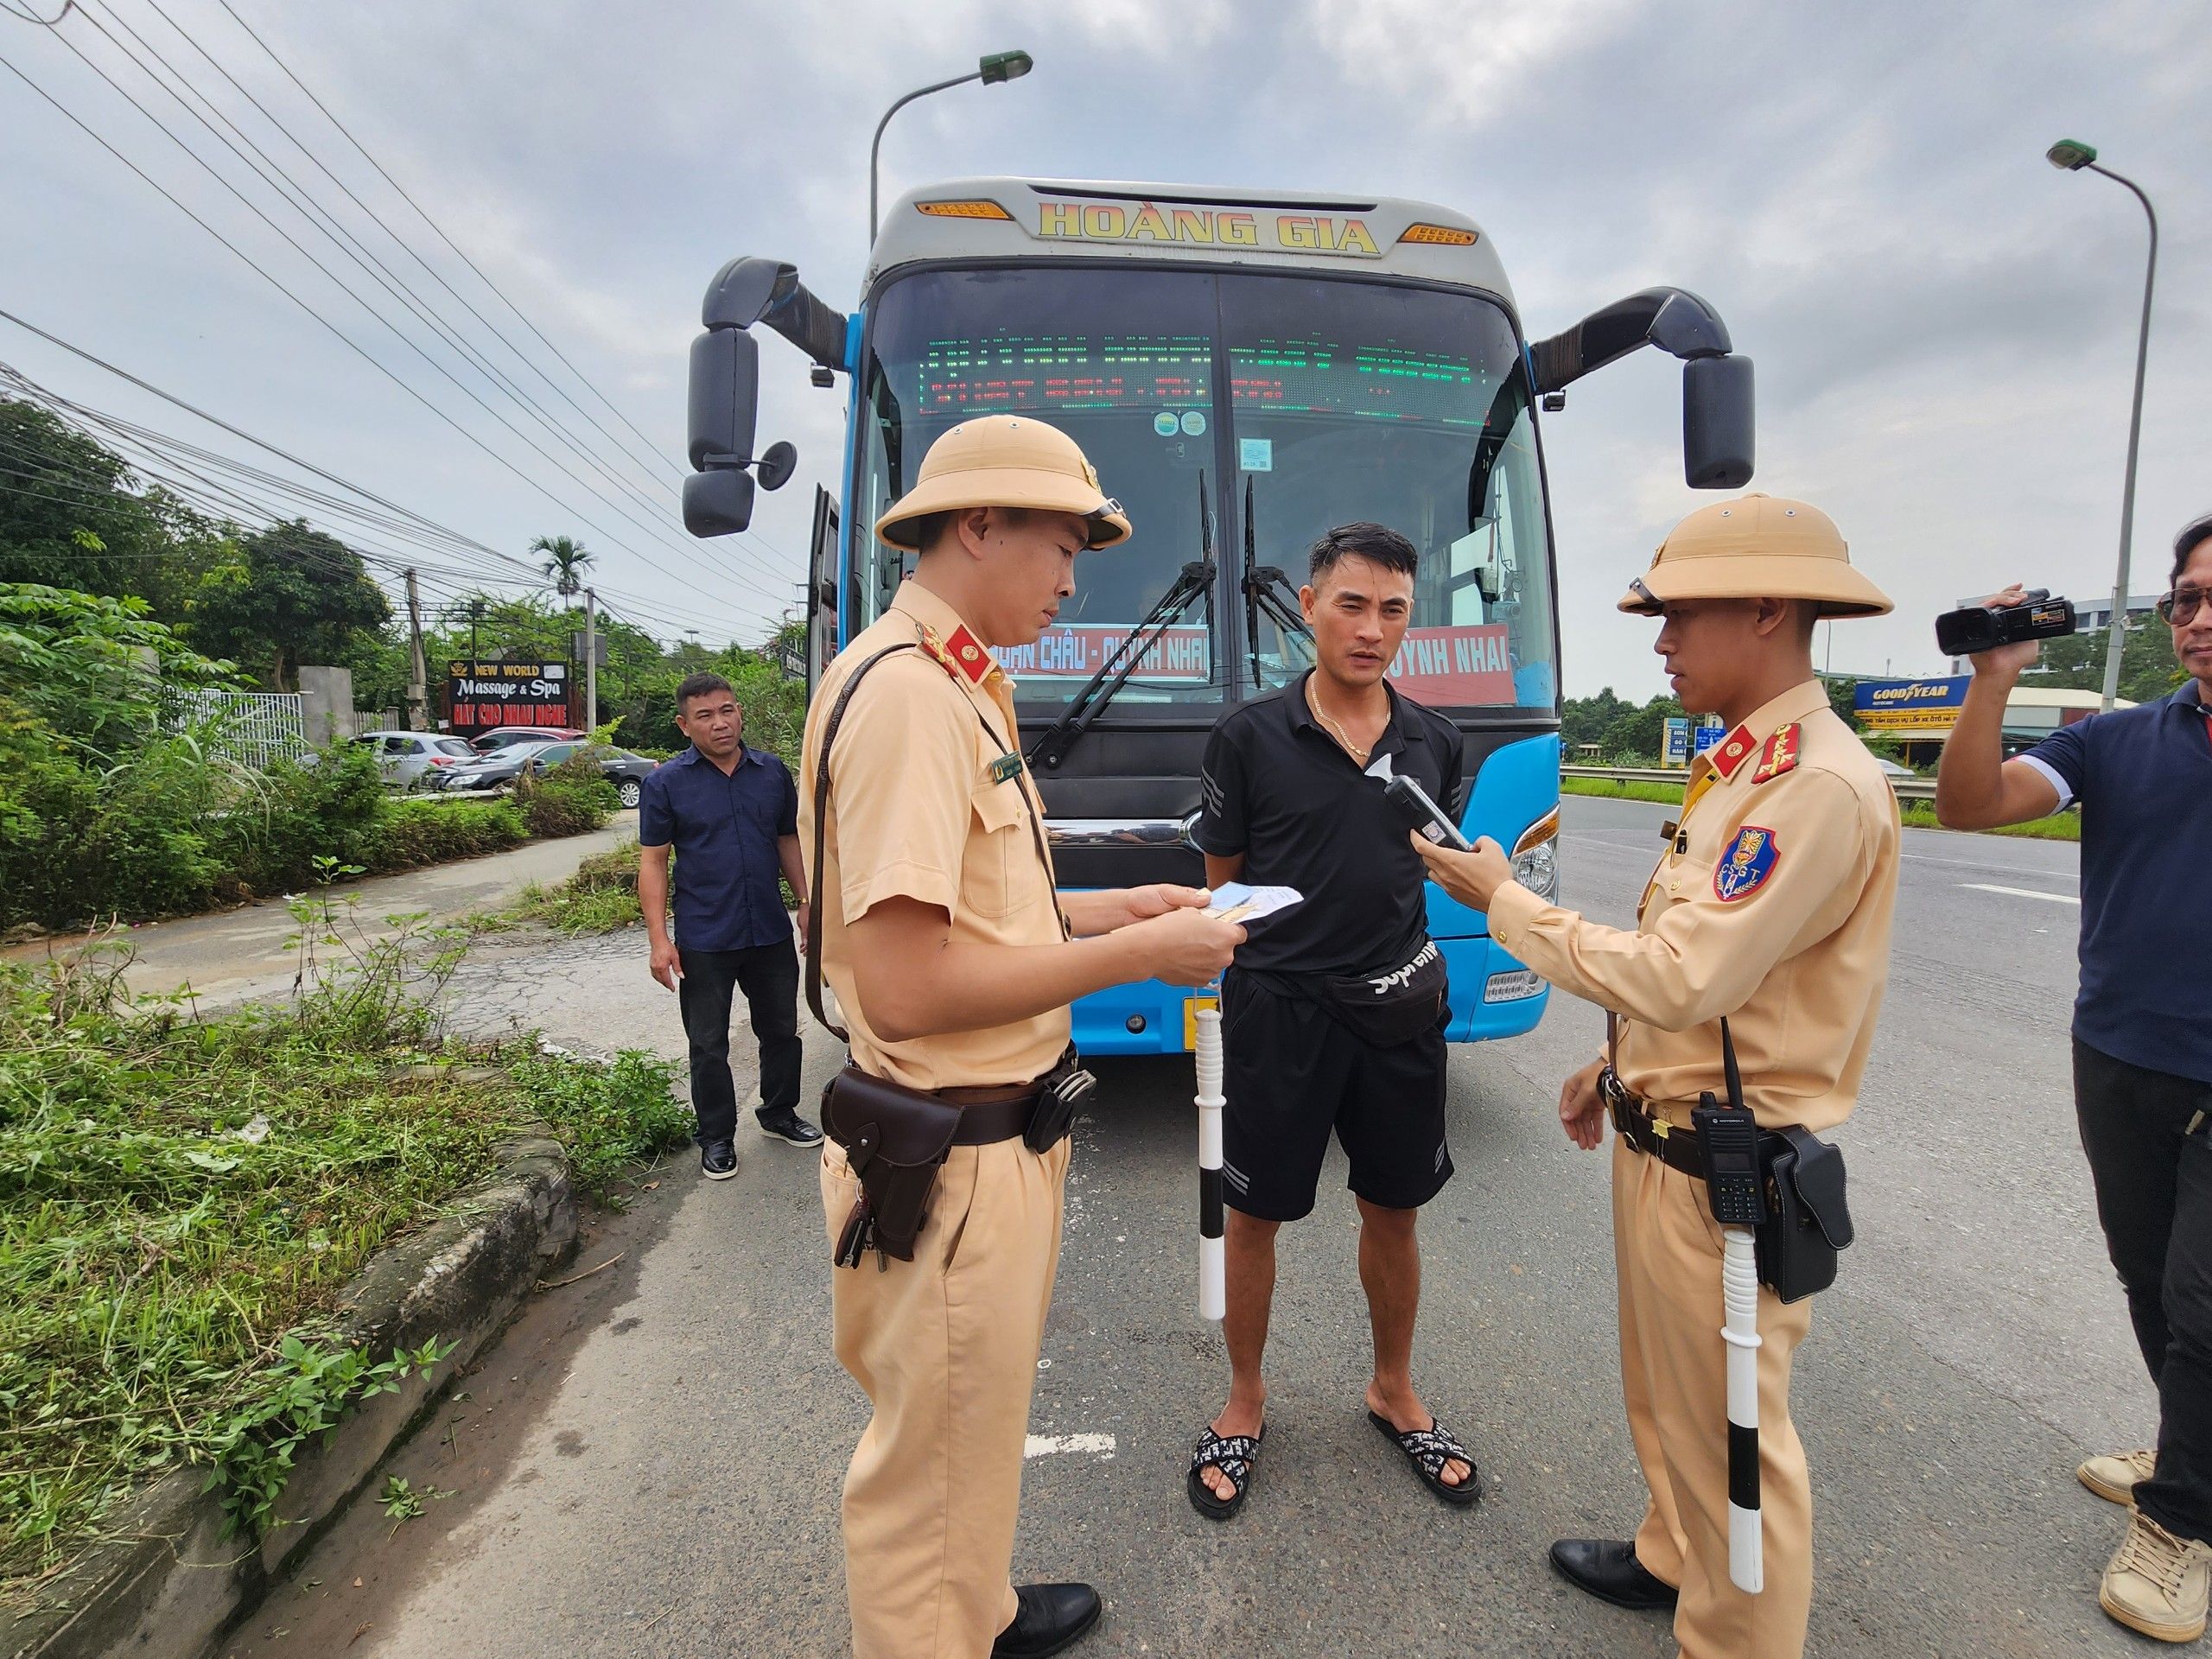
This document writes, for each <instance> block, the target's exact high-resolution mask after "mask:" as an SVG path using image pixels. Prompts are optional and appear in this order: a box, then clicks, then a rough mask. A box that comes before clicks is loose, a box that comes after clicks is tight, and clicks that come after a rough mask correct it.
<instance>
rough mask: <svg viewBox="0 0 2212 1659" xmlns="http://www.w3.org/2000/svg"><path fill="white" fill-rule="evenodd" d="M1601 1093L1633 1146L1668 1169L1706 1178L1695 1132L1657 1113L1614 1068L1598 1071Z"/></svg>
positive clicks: (1615, 1128)
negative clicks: (1633, 1093)
mask: <svg viewBox="0 0 2212 1659" xmlns="http://www.w3.org/2000/svg"><path fill="white" fill-rule="evenodd" d="M1598 1093H1599V1096H1601V1097H1602V1098H1603V1099H1604V1101H1605V1107H1606V1109H1607V1110H1608V1111H1610V1112H1611V1114H1612V1119H1613V1132H1614V1133H1615V1134H1616V1135H1619V1136H1620V1138H1621V1139H1622V1140H1624V1141H1627V1142H1628V1144H1629V1145H1630V1147H1631V1148H1633V1149H1634V1150H1636V1151H1637V1152H1640V1153H1643V1154H1644V1155H1645V1156H1646V1157H1649V1158H1656V1159H1657V1160H1659V1161H1660V1162H1661V1163H1662V1164H1664V1165H1666V1166H1667V1167H1668V1168H1669V1169H1677V1170H1680V1171H1681V1173H1683V1174H1685V1175H1687V1176H1688V1177H1689V1178H1690V1179H1692V1180H1697V1181H1701V1180H1703V1179H1705V1154H1704V1152H1703V1150H1702V1149H1701V1148H1700V1147H1699V1146H1698V1143H1697V1136H1696V1135H1695V1134H1694V1133H1693V1132H1692V1131H1690V1130H1688V1129H1684V1128H1676V1127H1675V1125H1674V1124H1672V1123H1669V1122H1667V1120H1666V1119H1665V1118H1663V1117H1660V1116H1656V1115H1655V1114H1654V1113H1653V1112H1652V1111H1651V1109H1649V1107H1647V1106H1646V1105H1645V1104H1644V1103H1643V1102H1642V1101H1640V1100H1638V1099H1637V1097H1636V1096H1634V1095H1632V1094H1630V1093H1629V1091H1628V1087H1627V1085H1626V1084H1624V1083H1622V1081H1621V1080H1620V1079H1619V1078H1618V1077H1615V1076H1614V1075H1613V1069H1612V1067H1611V1066H1607V1067H1605V1069H1604V1070H1603V1071H1600V1072H1599V1074H1598Z"/></svg>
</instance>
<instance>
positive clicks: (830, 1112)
mask: <svg viewBox="0 0 2212 1659" xmlns="http://www.w3.org/2000/svg"><path fill="white" fill-rule="evenodd" d="M822 1127H823V1129H824V1131H826V1132H827V1133H828V1135H829V1138H830V1139H831V1140H832V1141H836V1143H837V1144H838V1145H839V1146H840V1147H843V1148H844V1152H845V1160H846V1162H847V1163H848V1164H849V1165H850V1166H852V1171H853V1176H854V1179H856V1180H857V1181H859V1182H860V1186H861V1195H860V1197H859V1198H856V1199H855V1201H854V1203H853V1208H852V1211H851V1213H850V1214H849V1215H848V1216H847V1217H845V1225H844V1228H843V1230H842V1231H841V1232H839V1234H838V1235H837V1248H836V1253H835V1254H834V1255H832V1257H831V1258H830V1259H831V1260H832V1261H833V1262H836V1265H837V1266H839V1267H841V1268H857V1267H858V1266H860V1264H861V1257H862V1256H864V1255H867V1254H868V1252H869V1251H870V1250H879V1251H880V1252H882V1254H884V1255H887V1256H893V1255H895V1256H897V1257H898V1258H899V1260H900V1261H901V1262H911V1261H912V1260H913V1259H914V1241H915V1239H916V1238H917V1237H918V1236H920V1234H921V1230H922V1224H923V1223H924V1222H925V1221H926V1220H927V1219H928V1218H929V1208H930V1194H931V1192H933V1191H935V1190H936V1187H937V1175H938V1170H939V1169H941V1168H943V1167H944V1157H945V1154H946V1153H947V1152H948V1151H949V1150H950V1148H951V1146H952V1138H953V1136H954V1135H957V1133H959V1129H960V1108H959V1107H957V1106H956V1105H954V1104H952V1103H950V1101H944V1100H939V1099H938V1097H937V1096H935V1095H929V1094H924V1093H923V1092H922V1091H921V1090H918V1089H908V1088H906V1087H903V1086H902V1085H900V1084H895V1083H887V1082H886V1081H885V1080H884V1079H883V1078H881V1077H870V1076H868V1073H867V1072H865V1071H861V1069H860V1068H859V1067H858V1066H854V1065H848V1066H846V1067H845V1068H844V1069H843V1070H842V1071H839V1072H838V1073H837V1074H836V1076H835V1077H831V1078H830V1079H829V1083H828V1084H825V1085H824V1086H823V1090H822Z"/></svg>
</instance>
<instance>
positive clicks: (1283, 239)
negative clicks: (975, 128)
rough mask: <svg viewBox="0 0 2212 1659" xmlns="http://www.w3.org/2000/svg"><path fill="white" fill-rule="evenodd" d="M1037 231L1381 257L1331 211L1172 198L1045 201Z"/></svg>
mask: <svg viewBox="0 0 2212 1659" xmlns="http://www.w3.org/2000/svg"><path fill="white" fill-rule="evenodd" d="M1037 212H1038V225H1037V234H1038V235H1039V236H1040V237H1042V238H1045V239H1046V240H1047V241H1058V242H1154V243H1159V244H1160V245H1163V246H1167V245H1181V246H1184V247H1202V248H1212V247H1220V248H1269V249H1274V250H1276V251H1280V252H1284V253H1336V254H1343V255H1344V256H1346V257H1350V258H1353V259H1380V258H1381V257H1383V250H1382V248H1381V247H1380V246H1379V245H1377V244H1376V240H1375V233H1374V232H1372V231H1370V229H1368V227H1367V221H1366V220H1365V219H1346V218H1339V217H1338V216H1337V215H1335V214H1332V213H1252V212H1249V211H1248V210H1246V209H1244V208H1241V207H1177V206H1176V205H1175V204H1174V203H1173V202H1170V203H1168V204H1167V205H1166V206H1165V207H1163V206H1161V205H1160V203H1158V202H1152V201H1141V202H1119V201H1044V202H1040V203H1039V204H1038V209H1037Z"/></svg>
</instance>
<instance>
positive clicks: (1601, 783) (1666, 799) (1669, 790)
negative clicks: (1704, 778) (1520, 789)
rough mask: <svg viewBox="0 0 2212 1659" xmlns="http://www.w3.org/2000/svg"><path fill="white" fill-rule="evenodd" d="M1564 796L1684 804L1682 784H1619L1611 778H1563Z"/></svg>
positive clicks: (1561, 780) (1561, 782)
mask: <svg viewBox="0 0 2212 1659" xmlns="http://www.w3.org/2000/svg"><path fill="white" fill-rule="evenodd" d="M1559 789H1560V794H1562V795H1597V796H1601V797H1603V798H1605V799H1607V800H1613V801H1657V802H1662V803H1663V804H1666V805H1669V806H1680V805H1681V804H1682V786H1681V785H1680V784H1638V783H1618V782H1616V781H1615V780H1614V779H1611V778H1562V779H1560V780H1559Z"/></svg>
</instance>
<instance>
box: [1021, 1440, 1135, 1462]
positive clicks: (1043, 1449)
mask: <svg viewBox="0 0 2212 1659" xmlns="http://www.w3.org/2000/svg"><path fill="white" fill-rule="evenodd" d="M1054 1452H1089V1453H1090V1454H1091V1455H1092V1456H1093V1457H1096V1458H1110V1457H1112V1456H1113V1455H1114V1437H1113V1436H1112V1435H1111V1434H1031V1435H1027V1436H1025V1437H1024V1438H1023V1440H1022V1442H1021V1455H1022V1458H1023V1459H1024V1460H1025V1461H1026V1460H1027V1459H1031V1458H1049V1457H1051V1456H1052V1453H1054Z"/></svg>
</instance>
